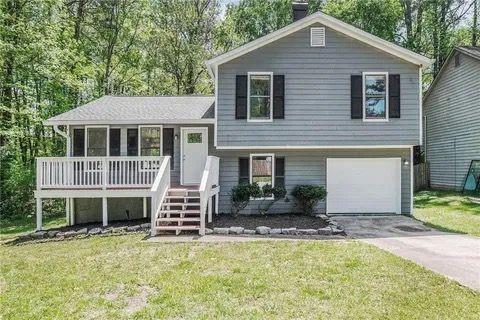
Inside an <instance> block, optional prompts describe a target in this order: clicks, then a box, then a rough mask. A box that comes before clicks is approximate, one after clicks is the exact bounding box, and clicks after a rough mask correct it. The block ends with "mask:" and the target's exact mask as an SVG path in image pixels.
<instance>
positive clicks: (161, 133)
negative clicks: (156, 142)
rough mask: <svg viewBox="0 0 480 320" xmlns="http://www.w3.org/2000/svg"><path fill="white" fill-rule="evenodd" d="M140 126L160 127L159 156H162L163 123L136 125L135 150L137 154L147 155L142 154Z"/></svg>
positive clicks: (140, 155)
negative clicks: (136, 141)
mask: <svg viewBox="0 0 480 320" xmlns="http://www.w3.org/2000/svg"><path fill="white" fill-rule="evenodd" d="M142 128H160V157H163V125H161V124H152V125H139V126H138V150H137V152H138V156H139V157H148V156H142Z"/></svg>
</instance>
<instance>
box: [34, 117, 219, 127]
mask: <svg viewBox="0 0 480 320" xmlns="http://www.w3.org/2000/svg"><path fill="white" fill-rule="evenodd" d="M214 123H215V119H213V118H207V119H192V120H188V119H178V120H176V119H167V120H165V119H145V120H58V121H57V120H45V121H43V125H45V126H54V125H59V126H63V125H78V126H84V125H156V124H178V125H181V124H214Z"/></svg>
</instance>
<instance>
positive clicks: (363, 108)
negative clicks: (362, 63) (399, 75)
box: [362, 71, 390, 122]
mask: <svg viewBox="0 0 480 320" xmlns="http://www.w3.org/2000/svg"><path fill="white" fill-rule="evenodd" d="M366 76H385V119H367V117H366V114H367V113H366V106H367V104H366V101H367V97H366V90H365V89H366V81H365V78H366ZM388 86H389V83H388V72H386V71H367V72H362V102H363V106H362V111H363V112H362V113H363V117H362V118H363V122H389V121H390V118H389V117H390V116H389V114H388V108H389V106H388V100H389V92H388Z"/></svg>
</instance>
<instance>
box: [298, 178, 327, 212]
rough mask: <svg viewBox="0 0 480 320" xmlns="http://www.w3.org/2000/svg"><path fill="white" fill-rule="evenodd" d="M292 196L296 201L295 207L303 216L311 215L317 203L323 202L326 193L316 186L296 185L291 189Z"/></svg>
mask: <svg viewBox="0 0 480 320" xmlns="http://www.w3.org/2000/svg"><path fill="white" fill-rule="evenodd" d="M292 195H293V196H294V197H295V198H296V199H297V205H298V206H299V207H300V208H301V209H302V211H303V213H305V214H313V212H314V209H315V206H316V205H317V203H318V202H319V201H323V200H325V197H326V196H327V192H326V191H325V188H324V187H322V186H318V185H298V186H296V187H295V189H293V191H292Z"/></svg>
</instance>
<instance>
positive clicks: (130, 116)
mask: <svg viewBox="0 0 480 320" xmlns="http://www.w3.org/2000/svg"><path fill="white" fill-rule="evenodd" d="M214 103H215V97H214V96H196V95H192V96H103V97H101V98H99V99H97V100H94V101H91V102H89V103H87V104H84V105H82V106H80V107H78V108H75V109H73V110H70V111H67V112H65V113H62V114H60V115H58V116H55V117H52V118H50V119H48V120H46V121H45V124H47V125H53V124H119V123H129V124H130V123H131V124H151V123H189V122H191V123H201V122H212V121H213V119H214Z"/></svg>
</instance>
